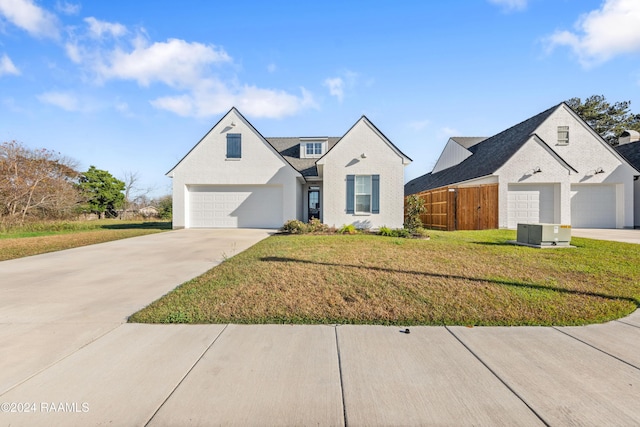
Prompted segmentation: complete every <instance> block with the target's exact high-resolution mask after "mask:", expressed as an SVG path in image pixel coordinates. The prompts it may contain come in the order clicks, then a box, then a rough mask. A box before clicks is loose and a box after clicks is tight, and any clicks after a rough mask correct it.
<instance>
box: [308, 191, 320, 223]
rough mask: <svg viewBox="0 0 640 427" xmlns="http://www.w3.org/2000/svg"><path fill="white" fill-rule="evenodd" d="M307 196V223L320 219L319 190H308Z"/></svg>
mask: <svg viewBox="0 0 640 427" xmlns="http://www.w3.org/2000/svg"><path fill="white" fill-rule="evenodd" d="M308 194H309V196H308V212H309V218H308V221H311V220H312V219H313V218H316V219H320V190H309V193H308Z"/></svg>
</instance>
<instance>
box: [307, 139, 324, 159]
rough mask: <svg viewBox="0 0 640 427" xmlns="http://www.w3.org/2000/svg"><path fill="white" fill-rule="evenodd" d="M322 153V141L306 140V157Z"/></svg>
mask: <svg viewBox="0 0 640 427" xmlns="http://www.w3.org/2000/svg"><path fill="white" fill-rule="evenodd" d="M320 155H322V142H307V157H313V156H320Z"/></svg>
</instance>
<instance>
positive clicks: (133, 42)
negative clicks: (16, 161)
mask: <svg viewBox="0 0 640 427" xmlns="http://www.w3.org/2000/svg"><path fill="white" fill-rule="evenodd" d="M638 22H640V2H639V1H637V0H605V1H601V0H448V1H421V0H415V1H393V2H392V1H382V0H380V1H373V2H363V1H344V0H341V1H334V0H323V1H322V2H307V1H293V0H291V1H278V0H274V1H268V2H266V1H242V0H239V1H233V2H220V1H191V0H183V1H180V2H176V1H166V0H154V1H130V0H127V1H124V0H111V1H75V0H48V1H44V0H40V1H38V0H0V141H10V140H17V141H21V142H23V143H24V144H25V145H27V146H28V147H32V148H48V149H51V150H55V151H59V152H60V153H62V154H64V155H66V156H69V157H72V158H74V159H75V160H77V161H78V162H79V164H80V168H81V170H86V169H87V168H88V167H89V166H90V165H95V166H96V167H98V168H100V169H106V170H108V171H110V172H111V173H112V174H114V175H115V176H118V177H120V178H122V177H123V176H124V174H125V173H126V172H136V173H138V175H139V177H140V179H141V181H140V183H139V186H140V187H141V188H150V189H153V192H152V194H153V195H162V194H169V193H170V185H171V181H170V179H169V178H166V177H165V176H164V174H165V173H166V172H167V171H168V170H169V169H171V168H172V167H173V166H174V165H175V163H176V162H177V161H179V160H180V159H181V158H182V156H183V155H184V154H186V152H187V151H188V150H189V149H191V147H193V145H195V144H196V143H197V142H198V141H199V139H200V138H201V137H202V136H203V135H204V134H205V133H206V132H207V131H208V130H209V129H210V128H211V127H212V126H213V125H214V124H215V123H216V122H217V121H218V120H219V119H220V117H221V116H222V115H224V113H226V112H227V111H228V110H229V109H230V108H231V107H232V106H235V107H237V108H238V109H239V110H240V111H241V112H242V113H243V114H244V115H245V116H246V117H247V118H248V119H249V121H251V123H253V125H254V126H255V127H256V128H257V129H258V130H259V131H260V132H261V133H262V134H263V135H264V136H341V135H343V134H344V133H345V132H346V131H347V130H348V129H349V128H350V127H351V125H353V124H354V123H355V122H356V121H357V120H358V119H359V118H360V116H361V115H363V114H365V115H366V116H367V117H368V118H369V119H370V120H371V121H372V122H373V123H374V124H376V126H377V127H378V128H379V129H380V130H381V131H382V132H383V133H384V134H385V135H386V136H387V137H388V138H389V139H390V140H391V141H392V142H393V143H394V144H396V145H397V146H398V147H399V148H400V149H401V150H402V151H403V152H404V153H405V154H407V155H408V156H409V157H411V158H412V159H413V163H412V164H411V165H410V166H408V167H407V169H406V171H405V179H406V180H407V181H408V180H410V179H412V178H415V177H417V176H420V175H422V174H424V173H426V172H429V171H430V170H431V168H432V167H433V165H434V164H435V161H436V160H437V158H438V156H439V155H440V152H441V150H442V148H443V147H444V144H445V143H446V141H447V139H448V138H449V137H450V136H491V135H493V134H495V133H497V132H499V131H501V130H504V129H506V128H508V127H510V126H512V125H514V124H516V123H518V122H520V121H522V120H524V119H526V118H528V117H530V116H532V115H534V114H537V113H538V112H541V111H543V110H545V109H546V108H548V107H551V106H553V105H555V104H557V103H559V102H561V101H563V100H566V99H568V98H571V97H580V98H586V97H588V96H590V95H593V94H599V95H604V96H606V97H607V99H608V100H610V101H624V100H630V101H632V105H631V109H632V111H633V112H635V113H640V101H636V100H637V98H638V92H639V89H640V25H638V24H637V23H638Z"/></svg>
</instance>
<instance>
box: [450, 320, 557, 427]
mask: <svg viewBox="0 0 640 427" xmlns="http://www.w3.org/2000/svg"><path fill="white" fill-rule="evenodd" d="M444 328H445V329H446V330H447V331H448V332H449V333H450V334H451V335H453V337H454V338H455V339H456V340H457V341H458V342H459V343H460V344H461V345H462V346H463V347H464V348H466V349H467V351H468V352H469V353H471V354H472V355H473V357H475V358H476V359H477V360H478V361H479V362H480V363H482V365H483V366H484V367H485V368H487V369H488V370H489V372H491V374H493V376H494V377H496V378H497V379H498V381H500V382H501V383H502V384H503V385H504V386H505V387H506V388H507V389H508V390H509V391H510V392H511V393H513V395H514V396H516V397H517V398H518V399H519V400H520V401H521V402H522V403H523V404H524V405H525V406H526V407H527V408H529V410H530V411H531V412H532V413H533V415H535V416H536V417H537V418H538V419H539V420H540V422H542V424H544V425H545V426H547V427H550V426H551V424H549V423H548V422H547V421H546V420H545V419H544V418H543V417H542V415H540V414H539V413H538V412H537V411H536V410H535V409H533V407H532V406H531V405H529V404H528V403H527V401H526V400H525V399H524V398H523V397H522V396H521V395H520V394H519V393H518V392H517V391H516V390H515V389H514V388H513V387H511V386H510V385H509V384H508V383H507V382H506V381H505V380H504V379H502V378H501V377H500V375H498V373H497V372H496V371H494V370H493V369H491V367H490V366H489V365H488V364H487V363H486V362H485V361H484V360H482V358H481V357H480V356H479V355H478V354H476V353H475V352H474V351H473V350H471V347H469V346H468V345H467V344H465V342H464V341H462V340H461V339H460V338H459V337H458V336H457V335H456V334H455V333H454V332H453V331H452V330H451V329H449V327H448V326H447V325H444Z"/></svg>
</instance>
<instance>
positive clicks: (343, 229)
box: [338, 224, 358, 234]
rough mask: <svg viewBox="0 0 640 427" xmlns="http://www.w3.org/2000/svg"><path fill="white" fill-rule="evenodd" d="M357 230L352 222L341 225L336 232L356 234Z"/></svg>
mask: <svg viewBox="0 0 640 427" xmlns="http://www.w3.org/2000/svg"><path fill="white" fill-rule="evenodd" d="M357 232H358V231H357V230H356V226H355V225H353V224H349V225H343V226H342V227H340V229H339V230H338V233H340V234H356V233H357Z"/></svg>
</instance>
